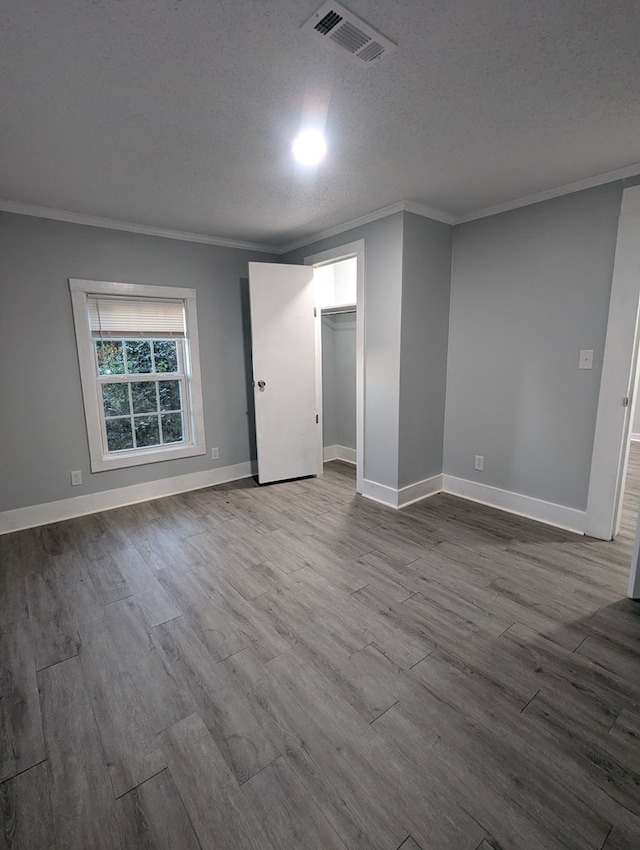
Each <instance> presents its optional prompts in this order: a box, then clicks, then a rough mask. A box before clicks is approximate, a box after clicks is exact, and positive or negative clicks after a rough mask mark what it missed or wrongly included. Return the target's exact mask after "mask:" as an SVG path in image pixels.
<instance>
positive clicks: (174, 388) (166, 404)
mask: <svg viewBox="0 0 640 850" xmlns="http://www.w3.org/2000/svg"><path fill="white" fill-rule="evenodd" d="M158 389H159V390H160V410H181V409H182V404H181V399H180V381H159V382H158Z"/></svg>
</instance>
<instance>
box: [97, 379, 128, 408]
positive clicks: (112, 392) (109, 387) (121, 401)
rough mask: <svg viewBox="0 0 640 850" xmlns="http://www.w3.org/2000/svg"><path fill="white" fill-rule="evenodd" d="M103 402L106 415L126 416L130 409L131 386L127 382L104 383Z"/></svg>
mask: <svg viewBox="0 0 640 850" xmlns="http://www.w3.org/2000/svg"><path fill="white" fill-rule="evenodd" d="M102 403H103V405H104V415H105V416H126V415H127V414H128V413H131V411H130V409H129V386H128V385H127V384H103V385H102Z"/></svg>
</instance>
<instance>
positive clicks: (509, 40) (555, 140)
mask: <svg viewBox="0 0 640 850" xmlns="http://www.w3.org/2000/svg"><path fill="white" fill-rule="evenodd" d="M347 5H348V6H349V8H350V9H351V10H352V11H353V12H355V13H356V14H358V15H360V16H361V17H363V18H364V19H365V20H367V21H368V22H369V23H370V24H372V25H373V26H374V27H376V28H377V29H379V30H380V31H382V32H383V33H384V34H385V35H387V36H389V37H390V38H391V39H393V41H395V42H397V44H398V48H397V49H396V50H395V51H393V52H392V53H390V54H389V55H387V56H385V57H383V58H382V59H380V60H379V61H378V62H374V63H372V64H371V65H370V66H364V65H362V66H361V65H358V64H356V62H354V61H353V60H352V59H351V58H350V57H349V56H347V55H344V56H342V55H340V54H339V53H336V52H334V51H333V50H330V49H328V48H327V47H326V46H325V45H324V44H323V43H321V42H320V43H319V42H318V41H316V40H315V39H314V38H312V37H311V36H309V35H307V34H305V33H303V32H300V30H299V27H300V25H301V24H303V23H304V22H305V21H306V20H307V18H308V17H309V16H310V15H311V14H312V13H313V12H314V11H315V10H316V8H317V7H319V6H320V0H226V2H216V0H206V1H205V0H155V2H153V0H135V2H133V0H65V2H63V3H62V2H52V0H0V104H1V105H2V106H1V113H0V114H1V119H0V197H2V198H5V199H9V200H12V201H17V202H22V203H26V204H35V205H39V206H45V207H53V208H57V209H62V210H70V211H74V212H78V213H84V214H90V215H95V216H102V217H107V218H112V219H119V220H124V221H129V222H137V223H140V224H145V225H152V226H157V227H165V228H172V229H178V230H184V231H190V232H194V233H202V234H211V235H216V236H220V237H229V238H235V239H243V240H251V241H260V242H267V243H271V244H274V245H278V244H280V245H282V244H284V243H287V242H290V241H292V240H295V239H298V238H300V237H303V236H305V235H307V234H312V233H314V232H317V231H319V230H322V229H324V228H327V227H330V226H332V225H335V224H338V223H340V222H343V221H347V220H349V219H352V218H355V217H357V216H360V215H363V214H366V213H369V212H371V211H372V210H375V209H378V208H380V207H384V206H386V205H389V204H393V203H395V202H398V201H401V200H412V201H416V202H421V203H424V204H428V205H430V206H432V207H436V208H439V209H441V210H444V211H447V212H449V213H451V214H453V215H456V216H459V215H464V214H466V213H469V212H471V211H474V210H478V209H481V208H484V207H487V206H491V205H494V204H500V203H504V202H507V201H509V200H512V199H515V198H520V197H523V196H526V195H530V194H533V193H537V192H541V191H544V190H547V189H551V188H553V187H556V186H559V185H562V184H566V183H569V182H573V181H578V180H582V179H584V178H588V177H591V176H593V175H597V174H601V173H603V172H607V171H610V170H614V169H618V168H622V167H625V166H628V165H630V164H633V163H637V162H640V85H639V82H640V50H639V45H640V3H638V1H637V0H583V2H579V1H578V0H535V2H533V0H483V2H480V3H479V2H475V0H447V2H442V0H437V1H436V0H426V2H425V0H422V2H421V0H413V2H412V0H350V2H347ZM318 104H319V105H320V107H322V105H324V108H325V111H326V133H327V136H328V139H329V145H330V153H329V156H328V158H327V160H326V161H325V162H324V163H323V164H322V166H321V167H320V168H318V170H317V171H316V172H315V174H309V173H304V172H302V171H301V170H300V169H299V168H296V167H295V166H294V164H293V162H292V160H291V156H290V143H291V139H292V137H293V136H294V135H295V133H296V131H297V130H298V128H299V125H300V121H301V116H302V115H303V114H305V113H306V112H308V111H309V109H310V108H311V107H313V106H314V105H316V106H317V105H318ZM320 111H322V110H320ZM638 170H639V171H640V168H639V169H638Z"/></svg>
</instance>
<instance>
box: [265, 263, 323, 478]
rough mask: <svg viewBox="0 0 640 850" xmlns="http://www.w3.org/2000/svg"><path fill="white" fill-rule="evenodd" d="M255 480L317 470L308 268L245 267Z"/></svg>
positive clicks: (310, 276)
mask: <svg viewBox="0 0 640 850" xmlns="http://www.w3.org/2000/svg"><path fill="white" fill-rule="evenodd" d="M249 294H250V301H251V339H252V349H253V382H254V389H253V391H254V396H255V411H256V443H257V450H258V481H259V482H260V484H266V483H268V482H270V481H284V480H286V479H288V478H301V477H303V476H305V475H318V474H319V473H320V472H321V454H320V452H319V451H318V445H319V441H318V436H317V429H318V427H319V423H318V421H317V419H318V416H317V410H316V349H315V320H314V289H313V268H312V267H311V266H290V265H279V264H278V263H249Z"/></svg>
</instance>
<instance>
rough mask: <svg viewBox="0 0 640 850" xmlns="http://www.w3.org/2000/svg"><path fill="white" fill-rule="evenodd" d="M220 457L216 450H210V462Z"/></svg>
mask: <svg viewBox="0 0 640 850" xmlns="http://www.w3.org/2000/svg"><path fill="white" fill-rule="evenodd" d="M219 457H220V451H219V449H218V448H215V449H211V460H218V458H219Z"/></svg>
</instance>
